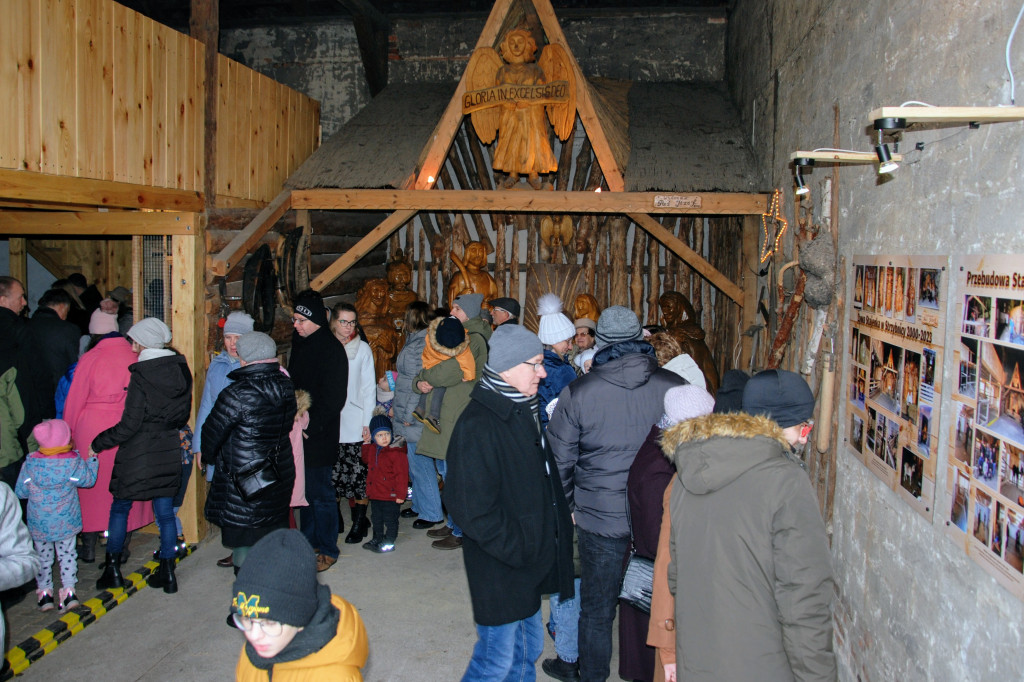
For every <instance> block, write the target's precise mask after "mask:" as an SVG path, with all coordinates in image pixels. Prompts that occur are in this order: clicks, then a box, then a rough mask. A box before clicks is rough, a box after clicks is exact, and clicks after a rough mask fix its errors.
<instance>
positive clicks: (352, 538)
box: [345, 504, 370, 545]
mask: <svg viewBox="0 0 1024 682" xmlns="http://www.w3.org/2000/svg"><path fill="white" fill-rule="evenodd" d="M369 530H370V519H368V518H366V505H365V504H356V505H353V506H352V530H350V531H349V532H348V535H347V536H345V544H348V545H354V544H356V543H358V542H362V540H363V538H365V537H366V533H367V531H369Z"/></svg>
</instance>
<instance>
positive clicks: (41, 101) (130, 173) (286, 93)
mask: <svg viewBox="0 0 1024 682" xmlns="http://www.w3.org/2000/svg"><path fill="white" fill-rule="evenodd" d="M204 59H205V57H204V52H203V49H202V46H201V45H200V44H199V43H198V42H197V41H195V40H193V39H192V38H189V37H188V36H186V35H183V34H181V33H178V32H176V31H173V30H171V29H170V28H167V27H166V26H163V25H162V24H159V23H157V22H154V21H151V20H150V19H147V18H146V17H144V16H142V15H141V14H138V13H137V12H134V11H132V10H129V9H127V8H126V7H123V6H122V5H119V4H117V3H114V2H111V1H110V0H3V2H2V3H0V169H10V170H23V171H32V172H38V173H44V174H47V175H60V176H68V177H80V178H90V179H96V180H109V181H116V182H124V183H130V184H134V185H142V186H150V187H166V188H174V189H182V190H194V191H202V190H203V176H204V169H203V145H204V128H205V126H204V115H203V101H204V92H205V84H204V82H203V73H204V71H205V69H204ZM221 60H222V61H221V62H220V63H219V64H218V66H219V68H220V83H219V90H220V92H219V99H218V107H217V119H218V136H219V140H220V142H219V144H218V149H219V150H220V151H219V153H218V155H217V171H216V172H217V176H218V182H217V189H218V194H222V195H223V196H225V197H233V198H236V199H240V200H244V201H247V202H253V203H265V202H268V201H270V200H271V199H273V198H274V197H275V196H276V195H277V194H278V192H279V191H280V189H281V182H282V181H283V180H284V179H285V178H286V177H287V176H288V175H289V174H290V173H291V172H292V171H294V170H295V168H297V167H298V165H299V164H301V163H302V161H304V160H305V159H306V157H307V156H309V154H310V153H312V151H313V150H314V149H315V148H316V146H317V144H318V142H319V139H318V138H319V104H318V103H317V102H316V101H315V100H312V99H310V98H308V97H306V96H304V95H301V94H300V93H298V92H295V91H294V90H291V89H289V88H286V87H285V86H283V85H281V84H279V83H276V82H274V81H272V80H270V79H268V78H266V77H265V76H263V75H261V74H259V73H256V72H255V71H253V70H251V69H249V68H247V67H244V66H242V65H241V64H238V63H236V62H232V61H230V60H228V59H227V58H224V57H221Z"/></svg>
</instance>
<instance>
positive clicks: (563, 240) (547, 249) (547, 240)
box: [540, 215, 575, 264]
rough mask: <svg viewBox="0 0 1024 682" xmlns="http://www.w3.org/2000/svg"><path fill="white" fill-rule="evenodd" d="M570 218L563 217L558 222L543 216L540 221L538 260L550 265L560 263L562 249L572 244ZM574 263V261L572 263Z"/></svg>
mask: <svg viewBox="0 0 1024 682" xmlns="http://www.w3.org/2000/svg"><path fill="white" fill-rule="evenodd" d="M572 232H573V230H572V218H571V217H570V216H568V215H563V216H562V217H561V218H560V219H558V220H553V219H552V218H551V216H544V218H543V219H542V220H541V221H540V241H541V248H540V259H541V260H547V261H549V262H551V263H555V264H557V263H561V262H562V247H563V246H565V245H567V244H570V243H572ZM573 262H574V263H575V261H573Z"/></svg>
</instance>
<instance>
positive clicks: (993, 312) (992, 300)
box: [946, 256, 1024, 599]
mask: <svg viewBox="0 0 1024 682" xmlns="http://www.w3.org/2000/svg"><path fill="white" fill-rule="evenodd" d="M953 274H954V276H956V277H957V278H958V285H959V286H958V287H957V291H958V292H959V294H958V299H959V300H958V301H957V306H956V319H957V322H958V324H959V325H960V333H959V334H958V340H957V347H956V353H955V361H956V368H957V374H956V377H957V379H956V383H955V386H954V388H953V401H954V402H953V410H954V412H955V414H954V415H953V417H954V418H952V419H950V420H949V471H948V475H947V477H946V487H947V492H948V493H949V499H950V508H949V509H948V510H946V513H947V523H946V527H947V528H948V529H949V531H950V532H951V533H952V534H953V535H954V536H955V537H957V538H958V539H960V540H961V541H962V542H963V545H964V549H965V551H966V552H967V553H968V554H969V555H970V556H971V557H972V558H973V559H974V560H975V561H977V562H978V563H979V564H981V566H983V567H984V568H985V569H986V570H987V571H988V572H989V573H991V574H992V575H994V576H995V577H996V579H997V580H998V581H999V582H1000V583H1002V584H1003V585H1004V586H1005V587H1006V588H1007V589H1009V590H1010V591H1011V592H1013V593H1014V595H1016V596H1017V598H1018V599H1024V574H1022V567H1024V561H1022V553H1021V543H1022V542H1024V531H1022V522H1024V461H1022V458H1024V382H1022V377H1021V374H1022V373H1024V366H1022V365H1024V258H1022V257H1021V256H969V257H961V258H958V259H957V260H956V261H955V263H954V268H953Z"/></svg>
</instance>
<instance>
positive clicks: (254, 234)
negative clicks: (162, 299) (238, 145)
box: [210, 189, 292, 277]
mask: <svg viewBox="0 0 1024 682" xmlns="http://www.w3.org/2000/svg"><path fill="white" fill-rule="evenodd" d="M291 197H292V193H291V190H287V189H286V190H284V191H283V192H281V193H280V194H278V195H277V196H276V197H274V200H273V201H271V202H270V203H269V204H267V206H266V208H264V209H263V210H262V211H260V212H259V213H258V214H257V215H256V217H255V218H253V219H252V221H251V222H250V223H249V224H248V225H246V226H245V228H244V229H242V230H240V231H239V233H238V234H237V235H236V236H235V238H234V239H232V240H231V242H230V243H229V244H228V245H227V246H226V247H224V250H223V251H221V252H220V253H217V254H214V255H213V256H212V258H211V259H210V271H211V272H213V274H215V275H218V276H221V277H223V276H224V275H226V274H228V273H229V272H231V268H233V267H235V266H236V265H238V263H239V262H240V261H241V260H242V258H243V257H244V256H245V254H247V253H249V249H251V248H252V247H253V246H255V245H256V243H257V242H259V240H260V238H261V237H262V236H263V235H265V234H266V233H267V231H269V230H270V228H271V227H273V225H274V223H276V222H277V221H278V220H279V219H280V218H281V216H283V215H284V214H285V212H286V211H287V210H288V209H290V208H291V207H292V198H291Z"/></svg>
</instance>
